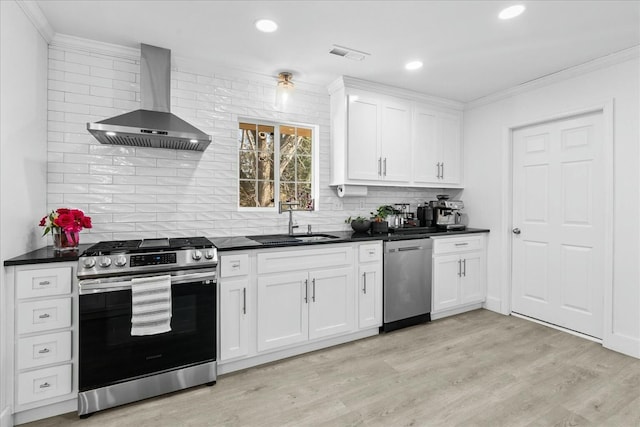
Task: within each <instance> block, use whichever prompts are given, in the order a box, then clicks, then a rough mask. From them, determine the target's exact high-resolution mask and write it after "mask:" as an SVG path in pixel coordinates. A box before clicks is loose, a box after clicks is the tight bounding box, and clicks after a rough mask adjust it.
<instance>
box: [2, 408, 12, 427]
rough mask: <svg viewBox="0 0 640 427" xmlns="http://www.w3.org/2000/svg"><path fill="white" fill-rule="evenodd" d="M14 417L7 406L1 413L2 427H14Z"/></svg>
mask: <svg viewBox="0 0 640 427" xmlns="http://www.w3.org/2000/svg"><path fill="white" fill-rule="evenodd" d="M12 426H13V417H12V416H11V407H9V406H7V407H6V408H4V409H3V410H2V412H0V427H12Z"/></svg>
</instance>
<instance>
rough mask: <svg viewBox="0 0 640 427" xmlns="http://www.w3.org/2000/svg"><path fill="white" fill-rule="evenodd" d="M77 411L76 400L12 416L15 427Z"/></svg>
mask: <svg viewBox="0 0 640 427" xmlns="http://www.w3.org/2000/svg"><path fill="white" fill-rule="evenodd" d="M77 411H78V399H77V398H74V399H73V400H65V401H63V402H58V403H53V404H51V405H47V406H41V407H40V408H35V409H29V410H27V411H22V412H18V413H16V414H14V422H15V425H18V424H25V423H30V422H31V421H36V420H41V419H43V418H49V417H55V416H56V415H61V414H66V413H67V412H77Z"/></svg>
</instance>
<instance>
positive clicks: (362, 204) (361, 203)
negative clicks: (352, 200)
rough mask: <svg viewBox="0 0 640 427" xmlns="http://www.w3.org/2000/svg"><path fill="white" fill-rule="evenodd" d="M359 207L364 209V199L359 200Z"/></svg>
mask: <svg viewBox="0 0 640 427" xmlns="http://www.w3.org/2000/svg"><path fill="white" fill-rule="evenodd" d="M360 209H364V200H360Z"/></svg>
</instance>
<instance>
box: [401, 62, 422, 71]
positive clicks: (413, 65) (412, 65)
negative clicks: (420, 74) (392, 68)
mask: <svg viewBox="0 0 640 427" xmlns="http://www.w3.org/2000/svg"><path fill="white" fill-rule="evenodd" d="M404 68H406V69H407V70H417V69H418V68H422V61H411V62H407V63H406V64H405V66H404Z"/></svg>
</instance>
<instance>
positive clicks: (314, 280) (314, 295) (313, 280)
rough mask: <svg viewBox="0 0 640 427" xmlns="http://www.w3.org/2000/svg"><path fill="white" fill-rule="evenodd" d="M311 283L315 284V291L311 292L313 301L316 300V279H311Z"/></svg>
mask: <svg viewBox="0 0 640 427" xmlns="http://www.w3.org/2000/svg"><path fill="white" fill-rule="evenodd" d="M311 285H312V286H313V292H312V293H311V301H313V302H316V279H315V277H314V278H313V279H311Z"/></svg>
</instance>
